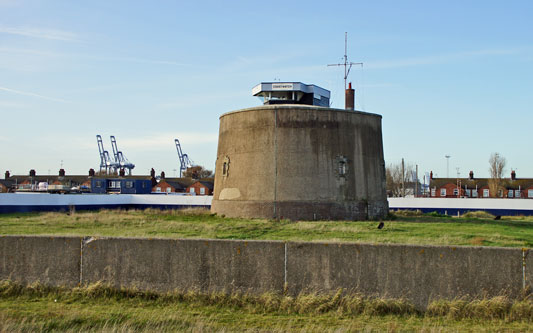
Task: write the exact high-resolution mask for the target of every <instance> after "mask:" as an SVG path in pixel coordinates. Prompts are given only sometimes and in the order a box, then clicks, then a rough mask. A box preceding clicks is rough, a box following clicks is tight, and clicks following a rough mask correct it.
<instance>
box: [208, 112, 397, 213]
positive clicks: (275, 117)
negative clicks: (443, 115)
mask: <svg viewBox="0 0 533 333" xmlns="http://www.w3.org/2000/svg"><path fill="white" fill-rule="evenodd" d="M385 187H386V186H385V163H384V159H383V143H382V134H381V116H380V115H376V114H370V113H364V112H357V111H355V112H354V111H346V110H339V109H331V108H323V107H313V106H302V105H270V106H269V105H265V106H260V107H254V108H249V109H243V110H237V111H233V112H229V113H226V114H224V115H222V116H221V117H220V133H219V142H218V152H217V162H216V171H215V188H214V197H213V203H212V211H213V212H214V213H218V214H223V215H226V216H231V217H257V218H276V219H277V218H287V219H291V220H332V219H334V220H338V219H342V220H360V219H368V218H380V217H383V216H384V215H386V214H387V212H388V204H387V198H386V188H385Z"/></svg>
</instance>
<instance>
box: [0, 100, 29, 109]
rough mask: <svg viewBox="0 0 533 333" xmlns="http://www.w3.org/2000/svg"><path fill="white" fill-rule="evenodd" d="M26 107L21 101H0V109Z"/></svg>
mask: <svg viewBox="0 0 533 333" xmlns="http://www.w3.org/2000/svg"><path fill="white" fill-rule="evenodd" d="M26 107H27V105H25V104H21V103H15V102H5V101H0V109H1V108H9V109H22V108H26Z"/></svg>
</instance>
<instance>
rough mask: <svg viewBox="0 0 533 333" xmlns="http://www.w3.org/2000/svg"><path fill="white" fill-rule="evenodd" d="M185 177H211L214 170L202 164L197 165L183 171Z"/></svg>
mask: <svg viewBox="0 0 533 333" xmlns="http://www.w3.org/2000/svg"><path fill="white" fill-rule="evenodd" d="M183 177H190V178H192V179H201V178H209V177H213V171H211V170H207V169H205V168H204V167H203V166H201V165H195V166H193V167H190V168H187V170H185V172H183Z"/></svg>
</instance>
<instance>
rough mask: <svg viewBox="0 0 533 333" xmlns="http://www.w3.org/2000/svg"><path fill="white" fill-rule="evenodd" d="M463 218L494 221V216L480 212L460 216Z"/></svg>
mask: <svg viewBox="0 0 533 333" xmlns="http://www.w3.org/2000/svg"><path fill="white" fill-rule="evenodd" d="M461 217H464V218H473V219H494V215H492V214H491V213H487V212H485V211H482V210H477V211H475V212H467V213H464V214H463V215H461Z"/></svg>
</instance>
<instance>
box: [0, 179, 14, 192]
mask: <svg viewBox="0 0 533 333" xmlns="http://www.w3.org/2000/svg"><path fill="white" fill-rule="evenodd" d="M14 184H15V183H14V182H13V181H12V180H8V179H0V193H8V192H12V191H13V185H14Z"/></svg>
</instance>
